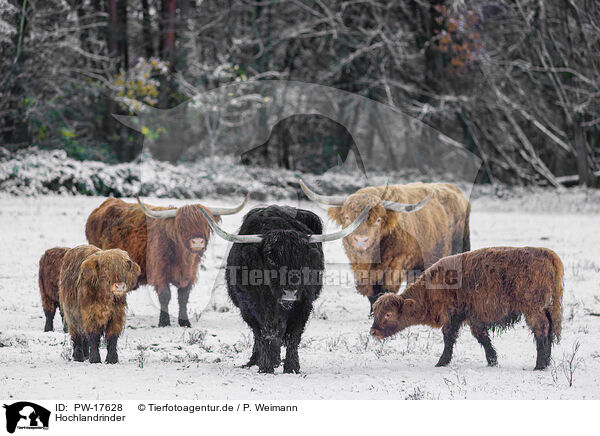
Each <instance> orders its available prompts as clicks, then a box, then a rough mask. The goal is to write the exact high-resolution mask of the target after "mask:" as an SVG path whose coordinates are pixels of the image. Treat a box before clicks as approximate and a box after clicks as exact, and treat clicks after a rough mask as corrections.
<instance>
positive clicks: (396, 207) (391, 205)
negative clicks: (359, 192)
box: [381, 193, 431, 212]
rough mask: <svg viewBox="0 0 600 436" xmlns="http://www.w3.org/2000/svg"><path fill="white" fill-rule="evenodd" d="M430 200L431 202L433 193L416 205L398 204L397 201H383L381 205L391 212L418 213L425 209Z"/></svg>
mask: <svg viewBox="0 0 600 436" xmlns="http://www.w3.org/2000/svg"><path fill="white" fill-rule="evenodd" d="M429 200H431V193H429V195H428V196H427V197H425V198H424V199H423V200H421V201H419V202H418V203H414V204H404V203H396V202H395V201H387V200H382V201H381V204H382V205H383V207H384V208H385V209H386V210H391V211H392V212H416V211H418V210H420V209H423V207H425V205H426V204H427V203H428V202H429Z"/></svg>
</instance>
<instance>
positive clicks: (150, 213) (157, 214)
mask: <svg viewBox="0 0 600 436" xmlns="http://www.w3.org/2000/svg"><path fill="white" fill-rule="evenodd" d="M135 198H136V199H137V202H138V204H139V205H140V207H141V208H142V210H143V211H144V213H145V214H146V216H147V217H150V218H174V217H175V215H176V214H177V208H175V209H167V210H150V209H148V207H147V206H146V205H145V204H144V203H142V200H141V199H140V197H139V196H138V195H136V196H135Z"/></svg>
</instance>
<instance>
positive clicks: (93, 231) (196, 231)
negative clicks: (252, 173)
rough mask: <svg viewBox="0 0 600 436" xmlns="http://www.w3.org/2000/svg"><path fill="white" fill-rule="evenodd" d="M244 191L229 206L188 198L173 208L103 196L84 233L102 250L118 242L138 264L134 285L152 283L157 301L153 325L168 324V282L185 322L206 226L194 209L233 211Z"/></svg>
mask: <svg viewBox="0 0 600 436" xmlns="http://www.w3.org/2000/svg"><path fill="white" fill-rule="evenodd" d="M247 201H248V196H246V198H245V199H244V201H243V202H242V203H240V204H239V205H237V206H235V207H231V208H225V207H219V208H217V207H210V208H209V207H207V206H203V205H201V204H189V205H185V206H181V207H179V208H167V207H157V206H149V205H148V206H146V205H144V204H143V203H142V202H141V200H139V199H138V203H139V204H132V203H126V202H124V201H123V200H119V199H117V198H109V199H108V200H106V201H105V202H104V203H102V204H101V205H100V206H98V207H97V208H96V209H94V211H93V212H92V213H91V214H90V216H89V217H88V220H87V223H86V225H85V236H86V237H87V240H88V242H89V243H90V244H93V245H96V246H97V247H100V248H102V249H103V250H106V249H108V248H120V249H122V250H125V251H127V252H128V253H129V255H130V256H131V258H132V259H133V260H135V261H136V262H137V263H138V264H139V265H140V267H141V268H142V273H141V276H140V280H139V283H138V284H139V285H145V284H149V285H152V286H153V287H154V289H155V290H156V293H157V294H158V301H159V302H160V316H159V319H158V326H159V327H164V326H168V325H170V324H171V320H170V317H169V302H170V301H171V289H170V287H169V285H170V284H173V285H175V286H176V287H177V288H178V289H177V300H178V303H179V325H180V326H182V327H190V326H191V324H190V321H189V317H188V313H187V304H188V300H189V297H190V291H191V289H192V286H193V285H194V283H195V282H196V276H197V274H198V266H199V265H200V261H201V260H202V256H203V255H204V252H205V251H206V247H207V245H208V241H209V239H210V235H211V230H210V227H209V225H208V223H207V222H206V219H204V216H203V215H202V213H201V212H200V210H201V209H203V210H205V211H208V212H210V214H211V215H212V217H214V219H215V220H216V221H217V222H218V221H220V220H221V218H220V217H221V216H222V215H231V214H234V213H237V212H239V211H240V210H242V208H243V207H244V206H245V205H246V202H247Z"/></svg>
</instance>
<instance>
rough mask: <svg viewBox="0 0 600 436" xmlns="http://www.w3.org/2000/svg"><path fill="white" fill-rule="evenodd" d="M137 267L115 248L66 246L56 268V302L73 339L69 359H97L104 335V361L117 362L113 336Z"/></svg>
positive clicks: (120, 325) (117, 332)
mask: <svg viewBox="0 0 600 436" xmlns="http://www.w3.org/2000/svg"><path fill="white" fill-rule="evenodd" d="M139 275H140V267H139V266H138V264H137V263H135V262H133V261H132V260H131V258H130V257H129V255H128V254H127V253H126V252H125V251H123V250H119V249H113V250H100V249H99V248H98V247H94V246H93V245H80V246H78V247H75V248H73V249H71V250H69V251H68V252H67V253H66V254H65V257H64V259H63V264H62V267H61V270H60V282H59V287H60V302H61V305H62V308H63V311H64V315H65V318H66V320H67V324H68V326H69V334H70V335H71V339H72V340H73V360H76V361H80V362H81V361H83V360H85V359H86V358H87V357H88V352H89V359H90V363H99V362H100V351H99V347H100V338H101V336H102V335H103V334H104V335H105V337H106V345H107V350H108V353H107V356H106V363H117V362H118V360H119V359H118V355H117V340H118V338H119V335H120V334H121V331H122V330H123V327H124V325H125V309H126V307H127V300H126V296H125V293H126V292H127V291H129V290H131V289H132V288H133V287H134V286H135V284H136V283H137V280H138V277H139Z"/></svg>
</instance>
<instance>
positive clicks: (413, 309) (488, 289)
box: [371, 247, 563, 369]
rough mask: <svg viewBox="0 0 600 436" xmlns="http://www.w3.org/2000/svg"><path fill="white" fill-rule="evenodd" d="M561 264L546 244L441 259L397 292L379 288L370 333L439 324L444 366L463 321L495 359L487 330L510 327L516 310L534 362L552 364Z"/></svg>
mask: <svg viewBox="0 0 600 436" xmlns="http://www.w3.org/2000/svg"><path fill="white" fill-rule="evenodd" d="M562 282H563V266H562V262H561V260H560V258H559V257H558V256H557V255H556V253H554V252H553V251H552V250H548V249H547V248H533V247H524V248H512V247H496V248H483V249H481V250H476V251H471V252H467V253H462V254H457V255H455V256H449V257H445V258H443V259H441V260H440V261H438V262H437V263H435V264H434V265H432V266H431V267H430V268H428V269H427V270H426V271H425V272H424V273H423V275H422V276H421V277H420V278H419V279H418V280H417V281H416V282H415V283H413V284H412V285H411V286H409V287H408V288H407V289H406V290H405V291H404V292H403V293H402V294H401V295H394V294H385V295H382V296H381V297H380V298H379V299H378V300H377V301H376V302H375V304H374V306H373V309H374V318H375V320H374V321H373V326H372V327H371V335H373V336H375V337H376V338H378V339H382V338H385V337H387V336H391V335H393V334H395V333H397V332H399V331H401V330H403V329H405V328H406V327H409V326H411V325H416V324H422V325H428V326H430V327H433V328H440V327H441V328H442V333H443V334H444V352H443V353H442V356H441V357H440V360H439V361H438V363H437V366H446V365H447V364H448V363H450V359H451V358H452V348H453V346H454V343H455V342H456V337H457V336H458V331H459V329H460V327H461V325H462V324H463V323H465V322H466V323H467V324H469V326H470V327H471V333H472V334H473V336H475V339H477V341H478V342H479V343H480V344H481V345H482V346H483V348H484V350H485V356H486V359H487V362H488V364H489V365H490V366H495V365H496V364H497V357H496V351H495V350H494V348H493V347H492V342H491V341H490V337H489V334H488V331H489V330H490V329H495V330H502V329H506V328H508V327H511V326H512V325H513V324H514V323H516V322H517V321H518V320H519V319H520V317H521V315H524V316H525V321H526V322H527V325H528V326H529V328H531V331H532V332H533V334H534V336H535V341H536V345H537V361H536V365H535V369H544V368H546V367H547V366H548V365H549V364H550V351H551V347H552V342H553V341H558V340H559V339H560V332H561V322H562V292H563V284H562Z"/></svg>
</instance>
